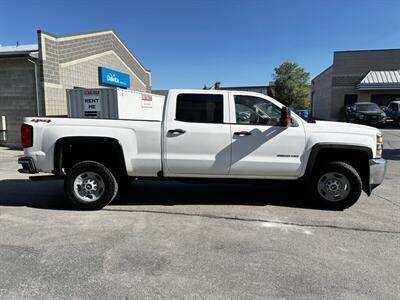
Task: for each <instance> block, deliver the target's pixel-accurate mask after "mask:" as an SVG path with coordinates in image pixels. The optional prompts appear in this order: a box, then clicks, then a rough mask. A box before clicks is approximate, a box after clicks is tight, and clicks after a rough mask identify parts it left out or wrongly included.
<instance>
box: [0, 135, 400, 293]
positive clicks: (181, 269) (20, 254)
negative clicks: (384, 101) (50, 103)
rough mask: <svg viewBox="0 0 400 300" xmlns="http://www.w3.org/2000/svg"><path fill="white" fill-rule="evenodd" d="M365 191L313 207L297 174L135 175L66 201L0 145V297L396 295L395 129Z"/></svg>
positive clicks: (399, 271)
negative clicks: (347, 204) (245, 180)
mask: <svg viewBox="0 0 400 300" xmlns="http://www.w3.org/2000/svg"><path fill="white" fill-rule="evenodd" d="M383 133H384V143H385V149H384V156H385V158H386V159H387V160H388V162H389V164H388V172H387V175H386V178H385V181H384V183H383V184H382V185H381V186H380V187H378V188H377V189H375V190H374V191H373V194H372V196H371V197H367V196H366V195H365V194H363V195H362V197H361V199H360V200H359V201H358V202H357V203H356V204H355V205H354V206H353V207H351V208H350V209H347V210H345V211H341V212H337V211H325V210H320V209H318V208H316V207H314V205H313V204H312V203H310V201H308V199H306V197H305V196H304V195H302V192H301V191H302V189H301V187H300V186H298V185H297V184H289V183H283V184H282V183H280V184H274V185H269V186H261V185H250V184H242V185H233V184H229V185H228V184H224V185H217V184H215V185H214V184H207V185H205V184H203V185H192V184H182V183H175V182H136V183H134V184H133V185H132V187H131V192H130V193H129V195H127V196H124V197H122V198H121V199H119V200H117V201H116V202H115V203H112V204H111V205H109V206H107V207H106V208H104V209H103V210H101V211H94V212H81V211H75V210H73V209H72V207H71V206H70V205H69V204H68V203H67V202H66V200H65V197H64V194H63V185H62V182H60V181H49V182H31V181H29V180H28V176H27V175H22V174H19V173H17V172H16V169H17V164H16V160H17V157H18V156H19V155H21V152H20V151H17V150H10V149H6V148H0V298H1V299H2V298H4V299H21V298H27V299H38V298H40V299H64V298H65V299H67V298H68V299H70V298H78V299H79V298H84V299H89V298H90V299H111V298H112V299H115V298H133V299H171V298H179V299H182V298H187V299H189V298H190V299H268V298H283V299H284V298H296V299H320V298H325V299H337V298H342V299H359V298H362V299H376V298H382V299H398V298H399V295H400V286H399V282H400V258H399V257H400V130H399V129H387V130H383Z"/></svg>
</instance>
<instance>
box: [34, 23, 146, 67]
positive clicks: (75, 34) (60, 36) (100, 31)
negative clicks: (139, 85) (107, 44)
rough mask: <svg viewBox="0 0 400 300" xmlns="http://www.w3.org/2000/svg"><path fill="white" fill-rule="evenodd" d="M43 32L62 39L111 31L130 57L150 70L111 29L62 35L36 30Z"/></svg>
mask: <svg viewBox="0 0 400 300" xmlns="http://www.w3.org/2000/svg"><path fill="white" fill-rule="evenodd" d="M40 33H43V34H45V35H48V36H50V37H52V38H55V39H62V38H72V37H79V36H84V35H90V34H107V33H111V34H113V35H114V36H115V37H116V38H117V40H118V41H119V42H120V43H121V44H122V46H124V48H125V49H126V50H127V51H128V53H129V54H130V55H131V56H132V58H133V59H134V60H136V62H137V63H138V64H139V66H140V67H141V68H142V69H143V70H144V71H145V72H146V73H150V72H151V71H150V70H149V69H146V68H145V67H144V66H143V64H142V63H141V62H140V60H139V59H138V58H137V57H136V56H135V55H134V54H133V52H132V51H131V50H130V49H129V48H128V46H127V45H125V43H124V42H123V41H122V40H121V38H120V37H119V36H118V34H116V33H115V32H114V30H112V29H103V30H94V31H86V32H78V33H71V34H64V35H56V34H52V33H49V32H47V31H44V30H41V29H39V30H38V34H40Z"/></svg>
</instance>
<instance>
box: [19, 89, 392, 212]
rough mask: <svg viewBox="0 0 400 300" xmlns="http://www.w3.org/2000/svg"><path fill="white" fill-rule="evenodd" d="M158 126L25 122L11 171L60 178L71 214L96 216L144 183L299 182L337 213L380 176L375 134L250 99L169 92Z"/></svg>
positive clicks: (143, 123) (201, 92)
mask: <svg viewBox="0 0 400 300" xmlns="http://www.w3.org/2000/svg"><path fill="white" fill-rule="evenodd" d="M159 119H160V120H161V121H147V120H107V119H74V118H47V117H40V118H37V117H31V118H25V120H24V124H23V125H22V127H21V139H22V145H23V147H24V152H25V153H24V154H25V155H24V157H22V158H20V159H19V163H20V164H21V165H22V169H20V170H19V171H20V172H22V173H30V174H35V173H42V172H43V173H53V174H54V175H55V176H62V177H63V178H64V187H65V193H66V195H67V197H68V198H69V199H70V200H71V201H72V202H73V203H74V204H75V205H76V206H77V207H78V208H79V209H101V208H102V207H104V206H105V205H107V204H108V203H110V202H111V201H112V200H113V199H114V198H115V197H116V195H117V193H118V186H120V188H121V185H122V184H125V183H126V182H127V181H128V180H129V179H145V178H154V179H159V180H165V179H175V180H183V181H184V180H188V179H190V180H191V181H193V180H198V181H201V180H202V181H204V180H209V181H217V180H218V181H219V180H221V179H223V180H231V179H235V180H236V181H237V180H238V179H239V180H240V181H245V180H257V181H258V182H260V180H266V179H269V180H270V179H272V180H304V181H305V182H306V183H307V184H305V185H304V186H307V187H308V192H309V193H310V194H309V195H310V197H312V198H313V199H315V200H316V201H318V202H320V203H321V204H323V205H324V206H326V207H328V208H331V209H345V208H348V207H350V206H351V205H353V204H354V203H355V202H356V201H357V200H358V198H359V197H360V195H361V192H362V190H363V191H364V192H365V193H367V194H368V195H370V194H371V191H372V189H374V188H375V187H376V186H378V185H379V184H381V182H382V181H383V178H384V176H385V172H386V162H385V160H383V159H382V158H381V155H382V134H381V132H380V131H379V130H377V129H375V128H372V127H368V126H362V125H355V124H347V123H337V122H325V121H316V122H313V123H307V122H305V121H304V120H303V119H301V118H300V117H299V116H297V115H296V114H294V113H292V114H291V112H290V110H289V109H288V108H286V107H284V106H283V105H282V104H281V103H279V102H278V101H276V100H274V99H272V98H271V97H268V96H265V95H262V94H258V93H251V92H239V91H220V90H211V91H209V90H170V91H169V93H168V96H167V98H166V101H165V104H164V109H163V112H162V116H161V115H160V118H159Z"/></svg>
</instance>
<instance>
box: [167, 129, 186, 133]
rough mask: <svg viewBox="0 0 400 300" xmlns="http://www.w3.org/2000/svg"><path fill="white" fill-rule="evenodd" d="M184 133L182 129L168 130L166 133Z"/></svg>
mask: <svg viewBox="0 0 400 300" xmlns="http://www.w3.org/2000/svg"><path fill="white" fill-rule="evenodd" d="M185 132H186V131H185V130H183V129H170V130H168V133H172V134H184V133H185Z"/></svg>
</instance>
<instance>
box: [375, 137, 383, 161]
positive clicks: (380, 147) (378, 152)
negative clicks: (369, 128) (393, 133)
mask: <svg viewBox="0 0 400 300" xmlns="http://www.w3.org/2000/svg"><path fill="white" fill-rule="evenodd" d="M382 150H383V137H382V134H381V133H378V134H377V135H376V155H375V156H376V157H382Z"/></svg>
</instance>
